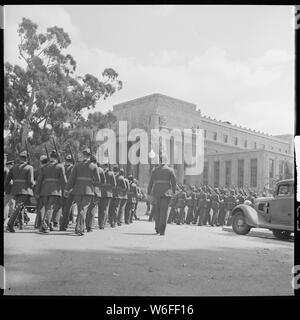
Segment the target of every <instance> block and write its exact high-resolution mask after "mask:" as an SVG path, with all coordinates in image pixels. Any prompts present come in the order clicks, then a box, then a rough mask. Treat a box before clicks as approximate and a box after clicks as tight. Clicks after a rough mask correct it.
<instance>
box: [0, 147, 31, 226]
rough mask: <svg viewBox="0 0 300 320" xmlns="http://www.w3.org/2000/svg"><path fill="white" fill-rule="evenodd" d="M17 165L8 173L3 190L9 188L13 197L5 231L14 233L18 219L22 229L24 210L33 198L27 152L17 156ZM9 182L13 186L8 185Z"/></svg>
mask: <svg viewBox="0 0 300 320" xmlns="http://www.w3.org/2000/svg"><path fill="white" fill-rule="evenodd" d="M19 160H20V161H19V163H18V164H16V165H14V166H13V167H12V168H11V169H10V170H9V172H8V174H7V176H6V180H5V190H7V189H9V188H10V187H11V190H10V191H11V194H12V195H13V196H14V197H15V202H16V206H15V210H14V212H13V213H12V215H11V216H10V218H9V220H8V223H7V231H9V232H15V229H14V225H15V222H16V220H17V219H19V226H20V229H23V220H24V216H23V215H24V208H25V205H26V204H27V203H29V201H30V197H32V196H33V191H32V188H33V186H34V177H33V167H32V166H31V165H29V164H28V163H27V152H26V151H23V152H21V153H20V155H19ZM11 180H12V181H13V184H12V185H10V182H11Z"/></svg>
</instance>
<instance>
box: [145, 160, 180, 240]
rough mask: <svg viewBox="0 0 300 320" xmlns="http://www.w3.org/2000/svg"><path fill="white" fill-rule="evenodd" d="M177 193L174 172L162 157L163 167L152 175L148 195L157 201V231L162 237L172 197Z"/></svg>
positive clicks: (159, 167)
mask: <svg viewBox="0 0 300 320" xmlns="http://www.w3.org/2000/svg"><path fill="white" fill-rule="evenodd" d="M175 191H176V177H175V174H174V170H173V169H172V168H170V167H169V166H168V165H167V157H166V156H165V155H162V157H161V165H159V166H158V167H157V168H155V169H154V170H153V171H152V173H151V178H150V182H149V185H148V190H147V194H148V196H150V194H152V196H153V197H154V199H155V204H156V216H155V230H156V233H159V234H160V235H165V230H166V226H167V219H168V206H169V203H170V200H171V197H172V195H174V194H175Z"/></svg>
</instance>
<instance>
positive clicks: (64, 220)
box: [59, 154, 74, 231]
mask: <svg viewBox="0 0 300 320" xmlns="http://www.w3.org/2000/svg"><path fill="white" fill-rule="evenodd" d="M73 168H74V162H73V159H72V156H71V155H70V154H68V155H67V156H66V162H65V174H66V178H67V181H68V180H69V178H70V175H71V172H72V170H73ZM72 207H73V195H72V194H69V196H68V197H67V198H66V197H65V195H64V194H63V198H62V216H61V218H60V223H59V231H67V227H68V225H69V222H70V221H74V216H73V210H72Z"/></svg>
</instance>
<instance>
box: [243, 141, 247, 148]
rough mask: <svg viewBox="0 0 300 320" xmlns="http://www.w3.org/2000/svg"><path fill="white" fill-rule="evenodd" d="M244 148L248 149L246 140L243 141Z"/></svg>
mask: <svg viewBox="0 0 300 320" xmlns="http://www.w3.org/2000/svg"><path fill="white" fill-rule="evenodd" d="M244 147H245V148H247V147H248V141H247V140H245V142H244Z"/></svg>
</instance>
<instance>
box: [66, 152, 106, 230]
mask: <svg viewBox="0 0 300 320" xmlns="http://www.w3.org/2000/svg"><path fill="white" fill-rule="evenodd" d="M81 156H82V161H80V162H78V163H76V165H75V166H74V168H73V170H72V172H71V175H70V178H69V180H68V182H67V185H66V188H65V195H66V197H68V195H69V194H70V190H71V189H72V192H71V193H72V195H73V197H74V203H75V206H76V208H77V220H76V227H75V233H76V234H78V235H80V236H83V235H84V231H85V230H84V227H85V218H86V213H87V210H88V207H89V205H90V203H91V201H92V197H93V196H94V192H95V191H94V186H99V185H100V176H99V171H98V167H97V165H96V164H95V163H92V162H91V160H90V157H91V151H90V149H89V148H86V149H84V150H83V151H82V153H81Z"/></svg>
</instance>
